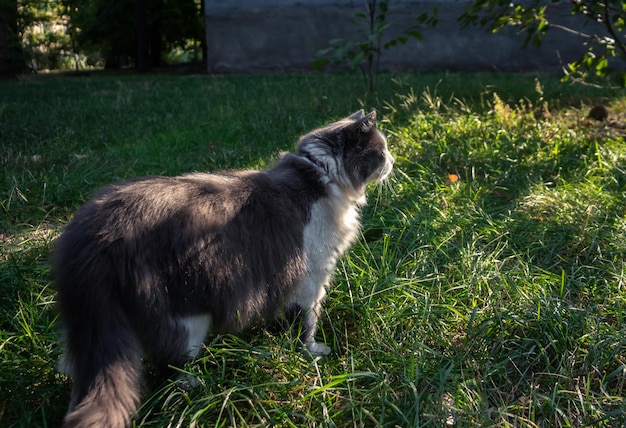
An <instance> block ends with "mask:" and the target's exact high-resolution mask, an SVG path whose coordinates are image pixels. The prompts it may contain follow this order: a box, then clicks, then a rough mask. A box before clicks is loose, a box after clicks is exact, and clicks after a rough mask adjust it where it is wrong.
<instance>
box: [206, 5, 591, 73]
mask: <svg viewBox="0 0 626 428" xmlns="http://www.w3.org/2000/svg"><path fill="white" fill-rule="evenodd" d="M205 2H206V3H205V5H206V8H205V10H206V29H207V45H208V56H207V60H208V68H209V72H213V73H215V72H217V73H232V72H234V73H239V72H244V73H245V72H258V71H290V70H306V69H310V68H311V63H312V62H313V61H314V60H315V58H316V53H317V51H318V50H319V49H323V48H325V47H328V44H329V41H330V40H332V39H335V38H343V39H349V40H360V39H359V37H361V39H362V37H363V36H362V35H359V30H365V29H364V28H363V27H362V26H361V25H363V24H362V22H361V21H362V20H359V19H355V14H356V13H358V12H364V10H365V9H364V3H365V2H364V1H363V0H360V1H354V0H205ZM389 3H390V4H389V11H388V13H387V21H388V22H389V23H390V24H391V25H390V27H389V29H388V35H389V36H390V37H393V36H395V35H396V34H397V33H398V32H399V31H401V30H404V29H406V28H409V27H411V26H412V25H414V24H415V19H416V17H417V16H419V15H420V14H421V13H423V12H429V13H430V12H432V10H433V8H434V7H437V8H438V19H439V23H438V24H437V26H435V27H434V28H423V29H422V30H421V32H422V34H423V36H424V39H423V41H418V40H415V39H409V42H408V43H407V44H406V45H397V46H395V47H392V48H389V49H387V50H384V52H383V55H382V56H381V68H383V69H452V70H510V71H532V70H540V71H559V70H560V69H561V67H562V65H564V64H566V63H567V62H571V61H573V60H574V59H576V58H578V57H579V56H580V54H581V53H582V52H584V46H583V45H582V40H581V39H577V38H576V37H573V36H572V35H570V34H566V33H565V32H563V31H560V30H557V29H551V30H550V32H549V33H548V35H547V36H546V38H545V39H544V42H543V44H542V46H541V48H537V47H535V46H531V45H529V46H528V47H527V48H525V49H521V45H522V43H523V40H524V35H519V34H516V33H515V31H513V30H512V29H507V30H506V31H502V32H499V33H496V34H492V33H489V32H487V31H486V30H485V29H483V28H480V27H467V28H461V27H460V25H459V24H458V22H457V18H458V17H459V16H460V14H461V13H462V12H463V9H464V7H465V5H466V4H467V3H466V2H464V1H455V0H426V1H423V0H395V1H394V0H391V1H390V2H389ZM550 15H551V17H552V19H556V20H557V21H558V22H560V23H563V24H566V25H570V26H572V25H573V26H575V27H580V18H578V17H573V16H571V15H570V14H569V5H567V4H565V5H564V7H563V6H560V7H558V8H554V7H553V8H552V9H550ZM557 52H558V55H557ZM559 55H560V59H559Z"/></svg>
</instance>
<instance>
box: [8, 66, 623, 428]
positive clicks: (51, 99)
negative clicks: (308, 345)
mask: <svg viewBox="0 0 626 428" xmlns="http://www.w3.org/2000/svg"><path fill="white" fill-rule="evenodd" d="M364 88H365V85H364V83H363V82H362V81H361V80H359V78H358V77H355V76H353V75H349V74H299V75H268V76H187V75H185V76H174V75H148V76H137V75H106V74H102V75H99V74H97V73H94V74H93V75H91V76H78V77H76V76H74V77H69V76H48V77H46V76H43V77H25V78H22V79H19V80H17V81H0V164H1V169H2V177H1V180H0V359H1V361H2V370H1V371H0V426H3V427H4V426H7V427H10V426H19V427H37V426H42V427H43V426H58V425H59V424H60V421H61V419H62V417H63V414H64V412H65V409H66V406H67V403H68V400H69V392H70V387H71V381H70V380H69V379H68V378H67V377H65V376H64V375H61V374H59V373H58V372H57V371H56V370H55V365H56V361H57V359H58V358H59V355H60V352H61V350H60V348H59V345H58V337H57V331H56V327H57V325H56V314H55V310H54V290H53V283H52V278H51V275H50V266H49V262H48V260H49V256H50V252H51V250H52V247H53V242H54V239H55V237H56V236H58V234H59V233H60V231H61V230H62V228H63V225H64V224H65V223H67V221H68V220H69V218H70V217H71V215H72V213H73V212H75V210H76V209H77V208H78V207H79V206H80V204H81V203H83V202H84V201H86V200H87V199H89V198H90V196H91V195H92V194H93V192H94V191H95V190H96V189H97V188H99V187H100V186H103V185H105V184H107V183H111V182H114V181H117V180H120V179H124V178H128V177H133V176H139V175H153V174H165V175H175V174H180V173H183V172H188V171H195V170H211V171H212V170H219V169H225V168H263V167H266V166H268V165H271V164H272V162H274V160H275V159H276V158H277V157H278V156H279V154H280V152H281V151H285V150H290V149H292V148H293V147H294V144H295V142H296V139H297V137H298V135H300V134H302V133H303V132H305V131H307V130H310V129H312V128H313V127H315V126H317V125H320V124H322V123H325V122H328V121H330V120H333V119H336V118H339V117H342V116H346V115H348V114H350V113H352V112H353V111H355V110H357V109H359V108H365V109H369V108H375V109H377V110H378V112H379V117H380V118H381V124H380V126H381V128H382V129H383V131H384V132H385V133H386V134H387V135H388V139H389V144H390V150H391V151H392V152H393V154H394V156H395V158H396V168H395V173H394V175H393V177H392V178H391V179H390V180H389V181H388V182H387V183H386V184H384V185H381V186H372V187H371V188H370V192H369V205H368V207H366V208H365V209H364V210H363V215H362V220H363V234H362V237H361V239H360V240H359V242H358V243H357V244H356V245H355V246H354V248H353V249H352V250H351V251H350V252H349V253H348V255H347V256H346V257H344V258H343V259H342V260H341V262H340V263H339V265H338V269H337V272H336V276H335V280H334V288H333V289H332V290H331V291H330V292H329V295H328V299H327V301H326V305H325V310H324V313H323V316H322V319H323V322H322V325H321V328H320V332H319V334H318V336H319V338H320V339H324V340H325V341H326V343H328V344H329V345H330V346H332V347H333V350H334V352H333V354H332V355H331V356H330V357H329V358H326V359H321V360H312V361H311V360H309V359H306V358H304V357H303V356H302V355H301V354H300V352H298V350H297V343H296V340H295V338H296V336H297V335H296V334H295V333H293V332H284V331H281V330H277V329H275V328H273V326H266V325H259V326H257V327H255V328H253V329H252V330H250V331H247V332H245V333H244V334H243V335H241V336H216V337H210V338H209V339H208V343H207V347H206V349H205V350H204V351H203V352H202V353H201V354H200V356H199V358H198V359H197V360H196V361H194V362H193V363H191V364H189V365H188V366H187V367H186V368H185V370H186V371H188V372H189V373H191V374H193V375H194V376H196V377H197V378H198V380H199V383H200V385H199V386H198V387H197V388H195V389H193V390H185V389H183V388H181V387H180V385H177V384H175V383H172V382H168V381H164V380H162V379H158V378H157V377H155V376H148V382H147V387H146V394H145V400H144V405H143V406H142V408H141V410H140V412H139V414H138V416H137V418H136V425H137V426H142V427H163V426H181V427H187V426H198V427H213V426H271V425H275V426H281V427H282V426H293V427H309V426H310V427H313V426H315V427H318V426H324V427H326V426H327V427H349V426H354V427H361V426H368V427H369V426H371V427H377V426H381V427H396V426H399V427H418V426H419V427H441V426H457V427H471V426H481V427H482V426H515V427H535V426H542V427H561V426H563V427H565V426H574V427H576V426H587V425H591V426H598V427H618V426H619V427H622V426H624V425H625V424H626V398H625V396H626V283H625V282H626V271H625V270H626V263H625V256H626V142H625V140H624V136H625V135H626V94H625V93H624V92H623V91H616V90H612V91H610V90H600V89H594V88H590V87H583V86H570V85H566V84H562V83H560V82H559V79H558V76H548V75H540V76H534V75H514V74H501V73H482V74H467V73H402V74H394V75H387V74H383V75H382V76H381V77H380V81H379V88H378V92H377V93H375V94H368V93H367V92H366V91H365V90H364ZM597 104H604V105H605V106H607V107H608V108H609V118H608V120H606V121H603V122H598V121H594V120H591V119H589V118H587V113H588V111H589V109H590V108H591V107H593V106H595V105H597ZM148 371H150V368H149V367H148Z"/></svg>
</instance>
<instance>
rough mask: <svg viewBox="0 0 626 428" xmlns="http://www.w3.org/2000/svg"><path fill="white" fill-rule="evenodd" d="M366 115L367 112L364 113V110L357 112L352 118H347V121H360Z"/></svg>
mask: <svg viewBox="0 0 626 428" xmlns="http://www.w3.org/2000/svg"><path fill="white" fill-rule="evenodd" d="M364 115H365V112H364V111H363V109H361V110H359V111H356V112H354V113H352V114H351V115H350V116H348V117H347V119H350V120H359V119H361V118H362V117H363V116H364Z"/></svg>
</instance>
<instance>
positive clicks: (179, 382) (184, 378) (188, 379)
mask: <svg viewBox="0 0 626 428" xmlns="http://www.w3.org/2000/svg"><path fill="white" fill-rule="evenodd" d="M175 383H176V386H178V387H180V388H182V389H184V390H185V391H191V390H192V389H195V388H197V387H199V386H201V385H203V382H202V381H201V380H200V379H199V378H198V377H196V376H194V375H192V374H191V373H182V374H181V375H180V376H179V377H178V378H177V379H176V380H175Z"/></svg>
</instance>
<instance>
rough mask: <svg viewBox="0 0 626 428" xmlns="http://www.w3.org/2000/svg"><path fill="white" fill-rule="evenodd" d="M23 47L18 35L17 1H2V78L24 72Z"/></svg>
mask: <svg viewBox="0 0 626 428" xmlns="http://www.w3.org/2000/svg"><path fill="white" fill-rule="evenodd" d="M21 60H22V45H21V43H20V41H19V39H18V35H17V0H0V77H12V76H15V74H17V73H19V72H20V71H22V69H23V68H24V64H23V63H22V61H21Z"/></svg>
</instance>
